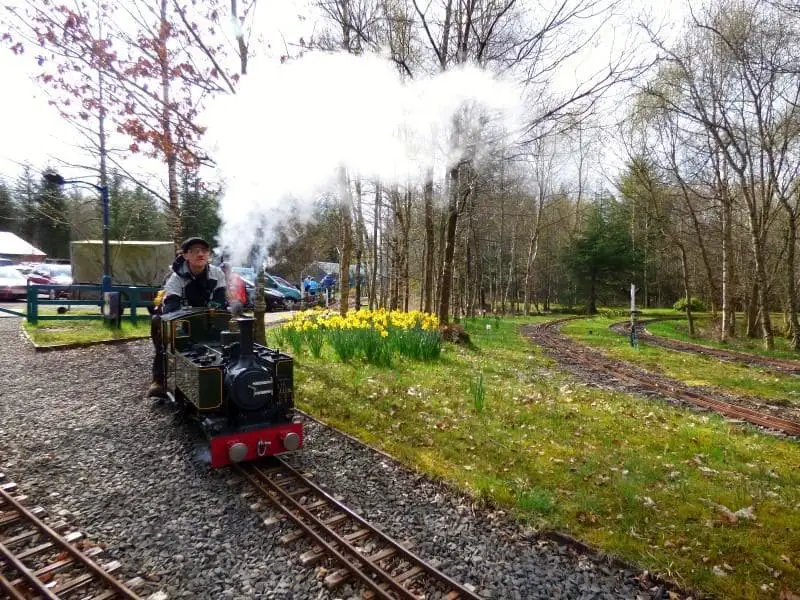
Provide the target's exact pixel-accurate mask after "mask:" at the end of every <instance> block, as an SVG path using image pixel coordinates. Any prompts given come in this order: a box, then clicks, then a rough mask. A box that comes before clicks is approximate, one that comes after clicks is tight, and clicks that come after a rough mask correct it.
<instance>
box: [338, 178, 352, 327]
mask: <svg viewBox="0 0 800 600" xmlns="http://www.w3.org/2000/svg"><path fill="white" fill-rule="evenodd" d="M339 195H340V198H341V200H340V201H341V211H342V233H341V241H342V253H341V255H340V256H339V313H340V314H341V315H342V316H345V315H346V314H347V309H348V306H349V304H350V253H351V251H352V246H353V240H352V238H353V233H352V217H351V216H350V204H351V197H350V182H349V181H348V179H347V170H346V169H345V168H344V167H339Z"/></svg>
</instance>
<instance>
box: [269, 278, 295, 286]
mask: <svg viewBox="0 0 800 600" xmlns="http://www.w3.org/2000/svg"><path fill="white" fill-rule="evenodd" d="M272 278H273V279H274V280H275V281H277V282H278V283H280V284H281V285H284V286H286V287H297V286H296V285H294V284H293V283H289V282H288V281H286V280H285V279H284V278H283V277H278V276H277V275H273V276H272Z"/></svg>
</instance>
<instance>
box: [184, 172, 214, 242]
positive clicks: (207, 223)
mask: <svg viewBox="0 0 800 600" xmlns="http://www.w3.org/2000/svg"><path fill="white" fill-rule="evenodd" d="M181 180H182V181H181V183H182V185H181V224H182V227H183V229H182V231H183V237H184V238H186V237H189V236H193V235H199V236H200V237H202V238H205V239H207V240H208V241H209V243H211V244H212V245H213V244H214V242H215V241H216V237H217V234H218V232H219V226H220V219H219V215H218V214H217V212H218V210H219V202H218V200H217V194H216V193H214V192H210V191H208V190H204V189H203V186H202V183H201V181H200V178H199V176H198V175H197V171H196V170H192V169H188V168H185V169H184V170H183V172H182V173H181Z"/></svg>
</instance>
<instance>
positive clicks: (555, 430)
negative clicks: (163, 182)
mask: <svg viewBox="0 0 800 600" xmlns="http://www.w3.org/2000/svg"><path fill="white" fill-rule="evenodd" d="M535 320H536V319H527V320H526V319H522V318H515V319H505V320H502V321H497V320H495V319H485V320H477V321H473V322H468V323H467V324H466V325H467V329H468V331H469V332H470V334H471V336H472V341H473V343H474V345H473V346H472V347H470V348H465V347H463V346H454V345H451V344H445V346H444V352H443V353H442V357H441V359H440V360H438V361H433V362H425V363H423V362H418V361H409V360H407V359H402V358H398V359H397V360H395V361H394V362H393V363H392V368H380V367H377V366H375V365H370V364H366V363H364V362H362V361H352V362H351V363H349V364H343V363H341V362H339V361H338V360H336V359H335V357H334V354H333V352H332V351H331V350H330V348H327V349H324V350H323V352H322V354H321V356H320V357H319V358H315V357H313V356H311V355H310V354H309V353H308V352H307V351H304V352H303V353H301V354H300V355H298V356H296V357H295V359H296V371H295V373H296V384H297V398H298V403H299V406H300V408H302V409H304V410H307V411H309V412H311V413H312V414H314V415H316V416H318V417H320V418H322V419H324V420H326V421H328V422H330V423H331V424H333V425H335V426H337V427H339V428H341V429H343V430H345V431H347V432H349V433H351V434H353V435H356V436H358V437H360V438H361V439H363V440H364V441H365V442H367V443H370V444H372V445H374V446H376V447H380V448H382V449H384V450H386V451H388V452H390V453H391V454H393V455H394V456H396V457H397V458H398V459H400V460H401V461H403V462H404V463H406V464H408V465H409V466H412V467H414V468H419V469H421V470H423V471H425V472H427V473H429V474H430V475H432V476H435V477H440V478H442V479H444V480H447V481H449V482H451V483H452V484H454V485H456V486H458V487H460V488H462V489H464V490H467V491H469V492H471V493H472V494H473V496H474V497H475V498H476V499H478V500H486V501H488V502H491V503H492V504H495V505H498V506H501V507H503V508H505V509H507V510H509V511H511V512H513V513H514V514H515V515H516V516H517V518H519V519H520V520H522V521H524V522H527V523H530V524H531V525H533V526H536V527H540V528H554V529H558V530H561V531H566V532H568V533H570V534H572V535H575V536H576V537H578V538H580V539H583V540H585V541H586V542H587V543H589V544H591V545H593V546H595V547H597V548H599V549H602V550H604V551H606V552H610V553H613V554H615V555H617V556H619V557H621V558H623V559H625V560H628V561H630V562H632V563H635V564H637V565H639V566H640V567H642V568H646V569H649V570H651V571H655V572H659V573H662V574H664V575H666V576H669V577H672V578H674V579H676V580H677V581H679V582H681V583H682V584H684V585H686V586H689V587H693V588H697V589H701V590H703V591H705V592H708V593H712V594H715V595H717V596H718V597H720V598H748V599H749V598H775V597H777V593H778V591H779V590H780V589H781V587H782V586H784V587H786V588H787V589H790V590H793V591H794V592H795V593H797V592H798V591H800V561H798V556H800V445H798V444H797V443H795V442H790V441H785V440H780V439H776V438H773V437H770V436H767V435H763V434H761V433H759V432H757V431H755V430H753V429H751V428H748V427H742V426H736V425H732V424H729V423H726V422H725V421H724V420H723V419H721V418H718V417H716V416H713V415H708V414H697V413H694V412H690V411H688V410H683V409H680V408H676V407H672V406H669V405H667V404H665V403H661V402H658V401H648V400H642V399H639V398H636V399H634V398H632V397H629V396H627V395H625V394H621V393H614V392H606V391H599V390H597V389H593V388H588V387H586V386H584V385H581V384H580V383H578V382H575V381H573V380H572V379H570V378H568V377H567V376H564V375H562V374H561V373H560V372H559V371H558V370H557V369H556V367H555V365H554V364H553V363H552V361H551V360H549V359H548V358H547V357H546V356H544V355H543V353H542V351H541V350H540V349H539V348H537V347H535V346H533V345H531V344H530V343H528V342H527V341H526V340H524V339H523V338H522V337H521V336H520V335H519V327H520V325H521V324H522V323H525V322H533V321H535ZM539 320H541V319H539ZM486 325H491V326H492V327H491V329H487V328H486ZM570 327H579V323H572V324H570ZM609 334H610V335H612V336H615V337H617V336H616V335H615V334H612V333H611V332H606V328H605V327H599V324H597V325H594V329H593V333H592V337H594V336H602V337H605V336H606V335H609ZM621 339H622V340H623V341H625V338H621ZM639 352H640V353H641V352H642V350H640V351H639ZM654 360H655V359H654ZM480 376H482V377H483V388H484V390H485V400H484V402H485V407H484V409H483V410H481V411H478V410H476V408H475V399H474V398H475V397H474V391H475V384H474V383H473V382H474V381H475V380H476V378H478V377H480ZM471 383H472V390H471V389H470V384H471ZM720 506H724V507H727V508H728V509H730V510H731V511H737V510H739V509H742V508H746V507H749V506H752V507H753V512H754V515H755V520H752V521H751V520H746V519H739V520H738V521H737V522H736V523H732V522H729V521H728V520H726V518H725V512H724V511H723V510H722V509H721V508H719V507H720ZM715 571H716V573H725V574H726V575H725V576H720V575H717V574H715ZM776 575H778V576H780V579H776ZM762 586H763V589H762Z"/></svg>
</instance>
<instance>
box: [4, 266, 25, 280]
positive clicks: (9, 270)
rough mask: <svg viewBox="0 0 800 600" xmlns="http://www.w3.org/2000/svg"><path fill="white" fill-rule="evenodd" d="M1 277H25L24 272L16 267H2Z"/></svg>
mask: <svg viewBox="0 0 800 600" xmlns="http://www.w3.org/2000/svg"><path fill="white" fill-rule="evenodd" d="M0 277H2V278H3V279H24V277H23V276H22V273H20V272H19V271H18V270H17V269H15V268H14V267H0Z"/></svg>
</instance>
